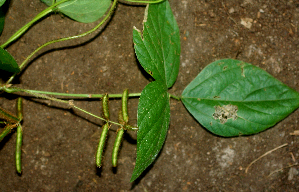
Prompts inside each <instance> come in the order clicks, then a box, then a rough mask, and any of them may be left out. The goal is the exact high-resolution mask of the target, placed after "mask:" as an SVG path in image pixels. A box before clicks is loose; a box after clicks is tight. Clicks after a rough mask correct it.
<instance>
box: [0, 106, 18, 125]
mask: <svg viewBox="0 0 299 192" xmlns="http://www.w3.org/2000/svg"><path fill="white" fill-rule="evenodd" d="M0 118H1V119H5V120H6V121H7V122H9V123H11V124H13V123H18V122H19V121H20V119H19V118H17V117H16V116H15V115H14V114H12V113H10V112H8V111H6V110H5V109H2V108H1V107H0Z"/></svg>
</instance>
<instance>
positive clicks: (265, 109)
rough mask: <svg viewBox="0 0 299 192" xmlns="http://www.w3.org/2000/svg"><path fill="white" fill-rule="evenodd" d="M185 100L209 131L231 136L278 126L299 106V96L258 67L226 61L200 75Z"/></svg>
mask: <svg viewBox="0 0 299 192" xmlns="http://www.w3.org/2000/svg"><path fill="white" fill-rule="evenodd" d="M182 101H183V103H184V105H185V106H186V108H187V109H188V111H189V112H190V113H191V114H192V115H193V116H194V118H195V119H196V120H197V121H198V122H200V123H201V124H202V125H203V126H204V127H206V128H207V129H208V130H209V131H211V132H212V133H214V134H216V135H220V136H225V137H230V136H238V135H250V134H255V133H258V132H261V131H263V130H265V129H267V128H269V127H271V126H273V125H275V124H276V123H277V122H278V121H280V120H282V119H283V118H285V117H286V116H287V115H289V114H290V113H291V112H292V111H294V110H295V109H297V108H298V107H299V94H298V92H296V91H295V90H293V89H291V88H289V87H288V86H286V85H285V84H283V83H282V82H280V81H279V80H277V79H275V78H274V77H272V76H271V75H270V74H268V73H267V72H265V71H264V70H262V69H260V68H258V67H256V66H253V65H251V64H248V63H245V62H242V61H238V60H233V59H223V60H218V61H215V62H213V63H211V64H209V65H208V66H207V67H206V68H204V69H203V70H202V71H201V72H200V73H199V75H198V76H197V77H196V78H195V79H194V80H193V81H192V82H191V83H190V84H189V85H188V86H187V87H186V88H185V90H184V92H183V95H182Z"/></svg>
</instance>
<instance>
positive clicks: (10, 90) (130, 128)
mask: <svg viewBox="0 0 299 192" xmlns="http://www.w3.org/2000/svg"><path fill="white" fill-rule="evenodd" d="M2 89H3V90H4V91H6V92H8V93H12V92H24V93H28V94H30V95H33V96H35V97H37V98H42V99H48V100H51V101H56V102H60V103H65V104H68V105H69V106H70V107H73V108H75V109H77V110H79V111H82V112H84V113H86V114H88V115H90V116H93V117H95V118H98V119H101V120H103V121H105V122H107V123H111V124H115V125H118V126H121V127H124V128H125V129H129V130H138V128H137V127H129V126H128V127H127V126H123V125H122V124H120V123H117V122H114V121H110V120H107V119H105V118H102V117H99V116H97V115H94V114H92V113H90V112H88V111H85V110H84V109H81V108H80V107H77V106H76V105H74V104H73V102H72V101H65V100H61V99H58V98H54V97H49V96H47V95H45V93H44V92H42V93H43V94H41V92H39V91H33V90H26V89H19V88H3V87H2ZM49 93H51V92H49ZM82 95H89V94H82ZM97 95H99V94H97ZM111 95H117V96H118V95H119V97H122V94H111ZM102 96H103V95H102ZM109 97H110V95H109ZM88 98H90V97H88Z"/></svg>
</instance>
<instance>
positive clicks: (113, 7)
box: [6, 0, 117, 84]
mask: <svg viewBox="0 0 299 192" xmlns="http://www.w3.org/2000/svg"><path fill="white" fill-rule="evenodd" d="M59 2H61V1H59ZM116 4H117V0H114V1H113V4H112V6H111V8H110V10H109V13H108V14H107V15H106V16H105V18H104V19H103V20H102V21H101V22H100V23H99V24H98V25H97V26H95V27H94V28H93V29H91V30H89V31H87V32H85V33H82V34H79V35H75V36H71V37H65V38H61V39H56V40H53V41H49V42H47V43H45V44H43V45H42V46H40V47H38V48H37V49H36V50H34V51H33V52H32V53H31V54H30V55H29V56H28V57H27V58H26V59H25V60H24V61H23V62H22V63H21V65H20V69H21V71H22V70H23V68H24V66H25V64H26V63H27V62H28V61H29V59H31V57H32V56H33V55H34V54H35V53H37V52H38V51H39V50H41V49H42V48H44V47H46V46H48V45H51V44H53V43H58V42H61V41H67V40H71V39H77V38H80V37H84V36H86V35H88V34H90V33H92V32H94V31H96V30H97V29H98V28H99V27H101V26H102V25H103V24H104V23H105V22H106V21H107V19H108V18H109V17H110V16H111V15H112V13H113V10H114V9H115V7H116ZM51 7H52V6H51ZM16 75H17V74H16V73H15V74H14V75H13V76H11V77H10V79H9V80H8V81H7V82H6V84H9V83H10V82H11V81H12V80H13V79H14V77H15V76H16Z"/></svg>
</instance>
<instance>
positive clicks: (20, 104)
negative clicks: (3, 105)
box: [16, 97, 23, 174]
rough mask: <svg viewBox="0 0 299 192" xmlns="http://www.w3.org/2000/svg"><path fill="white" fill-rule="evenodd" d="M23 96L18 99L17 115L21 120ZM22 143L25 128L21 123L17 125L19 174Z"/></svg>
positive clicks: (19, 170) (20, 170)
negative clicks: (23, 128)
mask: <svg viewBox="0 0 299 192" xmlns="http://www.w3.org/2000/svg"><path fill="white" fill-rule="evenodd" d="M22 110H23V106H22V98H21V97H19V98H18V100H17V116H18V118H19V119H20V120H21V119H22V118H23V114H22ZM22 143H23V130H22V126H21V124H19V125H18V127H17V139H16V169H17V172H18V173H19V174H21V173H22Z"/></svg>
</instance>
